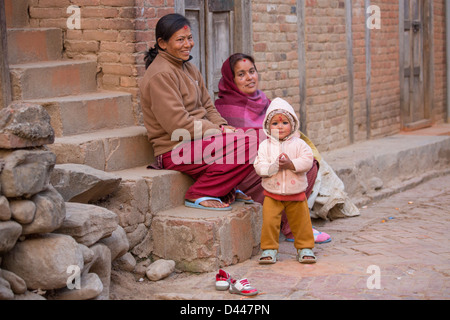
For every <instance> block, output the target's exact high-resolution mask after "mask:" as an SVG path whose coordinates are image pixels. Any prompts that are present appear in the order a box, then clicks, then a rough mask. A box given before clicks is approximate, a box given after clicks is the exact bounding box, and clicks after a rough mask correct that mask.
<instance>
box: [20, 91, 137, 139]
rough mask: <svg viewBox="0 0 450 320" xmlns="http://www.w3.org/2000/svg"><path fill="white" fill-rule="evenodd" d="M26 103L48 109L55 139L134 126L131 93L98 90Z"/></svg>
mask: <svg viewBox="0 0 450 320" xmlns="http://www.w3.org/2000/svg"><path fill="white" fill-rule="evenodd" d="M26 102H31V103H37V104H40V105H42V106H43V107H44V108H45V109H46V110H47V112H48V114H49V115H50V117H51V125H52V127H53V129H54V130H55V136H56V137H63V136H70V135H76V134H81V133H88V132H92V131H95V130H104V129H114V128H122V127H127V126H133V125H134V116H133V106H132V95H131V94H129V93H124V92H114V91H98V92H94V93H87V94H80V95H74V96H64V97H55V98H45V99H34V100H27V101H26Z"/></svg>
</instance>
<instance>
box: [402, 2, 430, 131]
mask: <svg viewBox="0 0 450 320" xmlns="http://www.w3.org/2000/svg"><path fill="white" fill-rule="evenodd" d="M422 1H423V70H422V72H423V92H424V95H423V99H424V120H421V121H418V122H415V123H406V120H405V119H406V117H407V116H406V112H407V111H408V110H409V106H406V105H405V96H404V95H405V93H404V89H403V88H404V81H405V72H404V63H405V59H404V55H405V48H404V46H405V41H404V32H405V31H404V30H405V23H404V22H405V10H404V0H399V41H400V42H399V50H400V51H399V69H400V70H399V78H400V124H401V129H402V130H417V129H420V128H423V127H428V126H430V125H431V122H432V110H433V88H434V41H433V20H434V15H433V1H424V0H422Z"/></svg>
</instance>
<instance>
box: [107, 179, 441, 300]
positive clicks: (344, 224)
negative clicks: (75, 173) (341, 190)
mask: <svg viewBox="0 0 450 320" xmlns="http://www.w3.org/2000/svg"><path fill="white" fill-rule="evenodd" d="M360 210H361V215H360V216H358V217H354V218H346V219H338V220H334V221H323V220H315V221H313V225H314V226H315V227H317V228H318V229H319V230H320V231H324V232H327V233H329V234H330V235H331V236H332V241H331V242H330V243H327V244H319V245H316V248H315V249H314V251H315V253H316V256H317V258H318V262H317V263H316V264H314V265H302V264H300V263H298V262H296V260H295V255H296V251H295V249H294V247H293V245H292V243H289V242H285V241H281V242H280V253H279V261H278V262H277V263H276V264H275V265H259V264H258V262H257V259H258V256H255V257H253V258H252V259H251V260H247V261H245V262H243V263H239V264H237V265H233V266H229V267H227V268H224V269H225V270H226V271H228V272H229V273H230V274H231V275H232V276H233V277H234V278H240V277H246V278H248V279H249V281H250V283H251V284H252V285H254V286H255V287H257V288H258V289H259V290H260V294H259V295H258V296H256V297H252V298H248V297H245V298H244V297H242V296H238V295H231V294H229V293H228V292H219V291H216V290H215V288H214V276H215V273H204V274H198V275H192V274H186V273H180V274H173V275H172V276H170V277H168V278H166V279H164V280H161V281H159V282H157V283H152V282H150V281H147V280H144V281H142V282H138V281H136V280H135V279H130V282H129V283H125V282H122V283H120V285H121V286H122V289H123V292H127V294H126V295H121V294H120V290H116V289H117V287H116V286H117V284H115V283H114V281H113V283H112V289H111V292H112V293H113V294H112V298H113V299H199V300H220V299H231V300H242V299H251V300H295V299H306V300H316V299H320V300H325V299H332V300H334V299H338V300H346V299H351V300H362V299H363V300H366V299H370V300H375V299H389V300H391V299H420V300H435V299H445V300H448V299H450V259H449V258H450V246H449V245H448V240H449V235H448V232H449V231H450V214H449V213H450V176H448V175H447V176H442V177H438V178H435V179H432V180H430V181H428V182H425V183H423V184H421V185H419V186H417V187H415V188H413V189H410V190H407V191H404V192H401V193H398V194H395V195H393V196H391V197H389V198H386V199H383V200H381V201H378V202H374V203H370V204H369V205H367V207H364V208H361V209H360ZM389 218H392V219H389ZM383 221H384V222H383ZM370 266H376V267H375V268H377V267H378V268H379V269H378V270H379V275H380V277H379V280H380V281H379V289H377V288H372V289H371V288H369V287H368V283H369V286H370V285H376V284H377V283H376V281H375V280H374V279H373V278H374V276H375V275H376V274H375V273H373V271H372V272H370V270H368V268H369V267H370ZM368 271H369V272H368ZM113 279H114V276H113Z"/></svg>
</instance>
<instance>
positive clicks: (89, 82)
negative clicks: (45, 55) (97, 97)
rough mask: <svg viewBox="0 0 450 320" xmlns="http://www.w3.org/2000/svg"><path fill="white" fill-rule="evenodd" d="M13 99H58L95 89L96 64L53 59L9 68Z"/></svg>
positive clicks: (93, 62)
mask: <svg viewBox="0 0 450 320" xmlns="http://www.w3.org/2000/svg"><path fill="white" fill-rule="evenodd" d="M10 71H11V84H12V88H13V100H27V99H40V98H48V97H61V96H67V95H75V94H81V93H88V92H94V91H96V90H97V81H96V72H97V62H95V61H82V60H56V61H42V62H35V63H25V64H15V65H10Z"/></svg>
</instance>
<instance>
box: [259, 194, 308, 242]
mask: <svg viewBox="0 0 450 320" xmlns="http://www.w3.org/2000/svg"><path fill="white" fill-rule="evenodd" d="M283 210H284V211H285V212H286V216H287V219H288V222H289V226H290V227H291V231H292V234H293V235H294V247H295V248H296V249H306V248H307V249H312V248H314V234H313V230H312V224H311V217H310V215H309V208H308V202H307V201H279V200H275V199H272V198H270V197H265V198H264V203H263V226H262V231H261V249H262V250H268V249H272V250H278V245H279V242H278V241H279V237H280V224H281V213H282V211H283Z"/></svg>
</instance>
